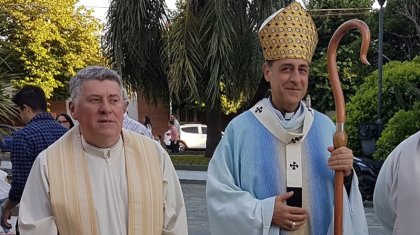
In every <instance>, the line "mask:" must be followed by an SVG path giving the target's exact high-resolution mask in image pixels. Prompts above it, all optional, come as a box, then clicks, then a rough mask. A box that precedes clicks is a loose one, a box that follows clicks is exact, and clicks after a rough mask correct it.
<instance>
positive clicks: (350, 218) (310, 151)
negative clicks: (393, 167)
mask: <svg viewBox="0 0 420 235" xmlns="http://www.w3.org/2000/svg"><path fill="white" fill-rule="evenodd" d="M269 102H270V101H269V99H263V100H261V101H259V102H258V103H257V104H256V105H255V106H254V107H253V108H251V109H250V110H248V111H246V112H244V113H243V114H241V115H239V116H238V117H236V118H235V119H234V120H232V121H231V122H230V123H229V125H228V126H227V128H226V130H225V134H224V136H223V138H222V140H221V141H220V143H219V145H218V146H217V149H216V151H215V153H214V155H213V158H212V160H211V161H210V164H209V168H208V173H207V176H208V177H207V207H208V215H209V222H210V230H211V234H213V235H236V234H238V235H257V234H258V235H260V234H261V235H279V234H280V235H285V234H305V235H306V234H311V235H324V234H325V235H326V234H333V221H334V220H333V215H334V212H333V210H334V183H333V181H334V172H333V171H332V170H331V169H330V168H328V164H327V159H328V158H329V156H330V153H329V152H328V150H327V148H328V147H329V146H332V145H333V144H332V139H333V134H334V132H335V126H334V124H333V122H332V121H331V120H330V119H329V118H328V117H327V116H325V115H324V114H321V113H319V112H317V111H314V110H312V109H310V108H307V107H306V106H304V104H303V103H301V108H303V109H304V114H303V115H304V121H303V127H302V128H300V130H301V132H300V133H289V132H287V131H286V130H285V129H284V128H283V127H282V125H281V123H280V119H279V117H278V116H277V115H276V114H275V111H274V110H273V108H272V106H271V104H270V103H269ZM287 153H288V154H287ZM296 153H299V155H300V156H295V155H297V154H296ZM289 155H294V156H289ZM292 165H293V166H296V165H297V166H298V167H297V168H299V167H300V171H297V173H298V175H296V173H290V170H289V171H288V170H287V168H286V166H289V167H291V166H292ZM291 185H292V186H299V187H302V207H303V208H305V209H306V210H307V211H308V214H309V218H308V219H307V221H306V223H305V225H304V226H302V227H301V229H299V230H297V231H293V232H288V231H284V230H281V229H280V228H279V227H277V226H275V225H272V224H271V221H272V217H273V211H274V202H275V196H276V195H279V194H284V193H286V187H287V186H291ZM343 190H345V188H344V187H343ZM343 197H344V198H343V201H344V205H343V211H344V212H343V213H344V214H343V218H344V221H343V230H344V231H343V235H353V234H354V235H364V234H368V227H367V222H366V217H365V212H364V207H363V201H362V197H361V195H360V192H359V187H358V180H357V176H356V175H355V174H354V176H353V181H352V186H351V190H350V195H349V196H348V195H347V192H343Z"/></svg>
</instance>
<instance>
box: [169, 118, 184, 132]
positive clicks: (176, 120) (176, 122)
mask: <svg viewBox="0 0 420 235" xmlns="http://www.w3.org/2000/svg"><path fill="white" fill-rule="evenodd" d="M169 120H170V121H174V125H175V128H176V129H177V130H178V135H181V125H179V121H178V119H176V115H175V114H171V116H169ZM179 137H180V136H179Z"/></svg>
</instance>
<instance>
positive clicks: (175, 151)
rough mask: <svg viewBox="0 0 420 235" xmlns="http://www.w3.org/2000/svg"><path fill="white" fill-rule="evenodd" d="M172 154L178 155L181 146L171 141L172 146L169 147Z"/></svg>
mask: <svg viewBox="0 0 420 235" xmlns="http://www.w3.org/2000/svg"><path fill="white" fill-rule="evenodd" d="M169 148H170V149H171V152H173V153H178V152H179V144H178V141H173V140H171V145H170V146H169Z"/></svg>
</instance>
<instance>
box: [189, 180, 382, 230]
mask: <svg viewBox="0 0 420 235" xmlns="http://www.w3.org/2000/svg"><path fill="white" fill-rule="evenodd" d="M181 185H182V191H183V192H184V198H185V203H186V206H187V217H188V231H189V235H210V230H209V224H208V216H207V205H206V193H205V191H206V185H205V181H188V180H182V183H181ZM365 210H366V217H367V220H368V225H369V234H370V235H383V234H385V233H384V230H383V228H382V226H381V225H380V224H379V221H378V219H377V218H376V216H375V214H374V213H373V207H372V202H365Z"/></svg>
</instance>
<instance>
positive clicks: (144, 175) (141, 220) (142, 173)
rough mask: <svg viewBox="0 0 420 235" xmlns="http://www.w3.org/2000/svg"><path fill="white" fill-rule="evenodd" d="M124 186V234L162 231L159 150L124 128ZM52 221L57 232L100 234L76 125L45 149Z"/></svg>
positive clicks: (77, 234) (137, 234)
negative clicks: (125, 230) (126, 193)
mask: <svg viewBox="0 0 420 235" xmlns="http://www.w3.org/2000/svg"><path fill="white" fill-rule="evenodd" d="M122 133H123V141H124V156H125V167H126V175H127V187H128V234H129V235H140V234H142V235H158V234H161V233H162V230H163V210H164V209H163V206H164V205H163V183H162V173H161V170H160V169H161V167H160V166H161V164H160V160H159V158H158V157H157V155H158V154H159V153H158V152H157V148H154V147H153V146H151V147H149V146H147V145H146V142H147V140H143V139H142V138H141V137H139V136H138V135H137V134H135V133H132V132H129V131H126V130H123V131H122ZM47 163H48V175H49V177H48V180H49V185H50V197H51V205H52V210H53V214H54V220H55V223H56V225H57V228H58V231H59V234H60V235H99V231H98V223H97V219H96V210H95V204H94V201H93V195H92V189H91V186H90V180H89V173H88V169H87V164H86V160H85V159H84V152H83V149H82V143H81V137H80V132H79V127H78V126H75V127H73V128H72V129H71V130H70V131H69V132H68V133H66V134H65V135H64V136H63V137H62V138H61V139H60V140H59V141H57V142H56V143H54V144H53V145H51V146H50V147H49V148H48V149H47Z"/></svg>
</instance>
